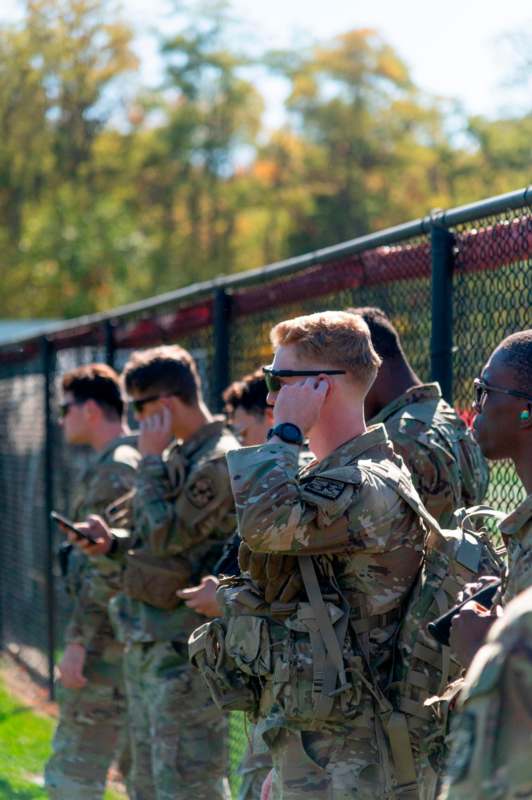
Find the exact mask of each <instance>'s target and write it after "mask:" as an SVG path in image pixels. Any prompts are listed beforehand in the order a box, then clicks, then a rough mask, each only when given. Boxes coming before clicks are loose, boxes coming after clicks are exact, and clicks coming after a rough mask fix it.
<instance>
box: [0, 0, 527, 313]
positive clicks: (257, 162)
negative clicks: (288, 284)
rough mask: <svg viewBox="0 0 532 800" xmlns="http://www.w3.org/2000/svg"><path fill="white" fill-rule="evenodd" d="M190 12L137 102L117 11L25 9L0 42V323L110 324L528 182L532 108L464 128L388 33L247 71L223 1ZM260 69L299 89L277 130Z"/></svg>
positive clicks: (37, 0)
mask: <svg viewBox="0 0 532 800" xmlns="http://www.w3.org/2000/svg"><path fill="white" fill-rule="evenodd" d="M179 11H180V13H179V20H180V21H181V23H182V24H181V25H180V26H178V29H177V30H172V31H170V32H166V31H165V32H162V33H161V34H160V48H161V54H162V57H163V59H164V65H165V70H164V79H163V80H162V82H161V85H160V87H158V89H157V90H153V89H150V90H148V89H144V88H142V87H140V88H138V90H136V92H135V95H134V96H133V95H132V94H131V91H130V90H129V88H128V89H126V87H130V86H131V81H130V80H128V76H131V75H132V74H134V71H135V70H136V69H137V66H138V65H137V60H136V57H135V55H134V54H133V50H132V41H133V32H132V31H131V30H130V29H129V28H128V26H127V24H126V23H125V22H124V21H123V19H122V18H121V17H120V15H119V14H118V13H117V12H116V11H114V10H113V9H112V7H111V6H110V4H109V3H108V2H106V0H27V1H26V3H25V6H24V16H23V19H22V21H21V22H20V23H18V24H16V25H11V26H4V27H3V29H0V252H1V254H2V255H1V268H2V290H3V291H2V292H1V294H0V316H2V317H13V318H17V317H20V318H22V317H38V316H43V317H61V316H73V315H78V314H82V313H88V312H91V311H95V310H99V309H104V308H109V307H110V306H112V305H116V304H121V303H125V302H128V301H131V300H136V299H140V298H141V297H145V296H148V295H150V294H153V293H157V292H161V291H165V290H167V289H171V288H175V287H178V286H181V285H185V284H187V283H191V282H193V281H196V280H203V279H206V278H210V277H212V276H214V275H217V274H220V273H228V272H232V271H237V270H241V269H247V268H250V267H254V266H259V265H261V264H264V263H267V262H271V261H273V260H276V259H279V258H283V257H286V256H289V255H295V254H297V253H300V252H304V251H305V250H308V249H311V248H316V247H323V246H327V245H330V244H334V243H336V242H339V241H341V240H344V239H348V238H352V237H354V236H358V235H362V234H365V233H368V232H371V231H373V230H377V229H379V228H382V227H385V226H388V225H393V224H396V223H400V222H404V221H407V220H409V219H412V218H415V217H417V216H420V215H423V214H425V213H427V212H428V211H429V210H430V209H431V208H442V207H449V206H452V205H456V204H459V203H465V202H469V201H473V200H476V199H479V198H481V197H485V196H489V195H492V194H497V193H500V192H504V191H510V190H512V189H515V188H518V187H520V186H522V185H524V184H526V183H527V182H528V181H529V180H530V174H529V167H530V141H531V138H532V114H531V109H530V108H525V109H523V110H522V113H521V114H520V115H519V116H515V115H514V116H508V117H506V118H504V119H498V120H492V119H486V118H481V117H474V118H468V117H467V115H466V114H465V113H464V112H463V111H462V110H461V109H460V108H459V107H458V106H457V104H456V103H454V102H453V101H452V100H442V99H438V98H433V97H428V96H426V95H424V94H423V93H422V92H420V90H419V89H418V88H417V87H416V86H415V85H414V84H413V82H412V79H411V77H410V75H409V74H408V69H407V68H406V66H405V64H404V62H403V61H402V60H401V57H400V55H399V54H398V53H397V52H395V51H394V50H393V48H391V47H390V46H389V45H388V44H387V43H386V42H385V41H383V40H382V38H381V37H380V36H379V34H378V33H377V32H376V31H373V30H353V31H347V32H346V33H344V34H343V35H341V36H339V37H337V38H336V39H335V40H333V41H329V42H325V43H317V44H315V45H314V46H312V47H308V48H306V49H303V50H300V51H298V52H294V51H290V52H288V51H285V52H265V53H264V54H262V55H261V56H260V57H257V55H256V54H255V55H254V56H253V58H252V57H251V56H250V55H249V54H248V53H246V52H245V48H244V47H242V45H241V44H240V42H241V40H242V38H243V37H242V36H239V32H238V23H237V22H236V21H235V20H234V19H233V18H232V16H231V9H230V6H229V5H228V4H227V3H225V2H222V1H221V0H207V2H202V3H197V2H195V3H194V2H193V3H190V4H180V6H179ZM516 51H517V49H516ZM521 51H522V53H523V56H522V58H523V59H524V60H526V59H527V58H528V59H529V57H530V54H529V51H528V49H527V48H526V47H521ZM516 66H518V65H516ZM256 69H262V70H269V71H271V73H272V74H275V75H282V76H283V78H284V80H285V81H287V82H288V85H289V87H290V91H289V94H288V98H287V101H286V114H285V119H284V122H283V123H282V124H281V125H280V126H279V127H278V129H275V130H271V129H267V128H266V127H265V126H264V123H263V110H264V100H263V98H262V97H261V96H260V94H259V92H258V90H257V89H256V86H255V83H254V80H253V74H254V72H253V71H254V70H256ZM514 79H515V80H516V81H519V80H522V70H517V71H516V75H515V78H514Z"/></svg>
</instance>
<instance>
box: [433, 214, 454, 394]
mask: <svg viewBox="0 0 532 800" xmlns="http://www.w3.org/2000/svg"><path fill="white" fill-rule="evenodd" d="M430 246H431V256H432V331H431V340H430V371H431V377H432V380H433V381H438V383H439V384H440V386H441V390H442V394H443V396H444V398H445V399H446V400H447V402H448V403H452V401H453V267H454V236H453V235H452V234H451V233H449V231H448V230H447V228H445V227H444V226H443V225H442V224H441V223H440V222H439V221H438V220H437V219H435V220H434V221H433V223H432V228H431V236H430Z"/></svg>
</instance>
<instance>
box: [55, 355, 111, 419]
mask: <svg viewBox="0 0 532 800" xmlns="http://www.w3.org/2000/svg"><path fill="white" fill-rule="evenodd" d="M61 386H62V389H63V392H70V394H71V395H72V396H73V397H74V400H76V401H77V402H80V403H83V402H85V401H86V400H94V402H95V403H97V404H98V405H99V406H100V407H101V409H102V411H103V412H104V414H105V415H106V417H108V418H111V417H119V418H121V417H122V414H123V413H124V401H123V400H122V394H121V391H120V378H119V376H118V374H117V373H116V372H115V371H114V369H112V368H111V367H109V366H108V365H107V364H85V365H84V366H82V367H76V369H71V370H70V371H69V372H65V374H64V375H63V377H62V380H61Z"/></svg>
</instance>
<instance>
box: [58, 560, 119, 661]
mask: <svg viewBox="0 0 532 800" xmlns="http://www.w3.org/2000/svg"><path fill="white" fill-rule="evenodd" d="M100 560H101V559H91V562H92V561H95V562H98V561H100ZM104 569H105V567H104V566H102V567H100V568H98V566H97V565H96V564H93V563H90V564H89V565H88V566H87V568H86V570H85V572H84V579H83V583H82V585H81V589H80V591H79V594H78V595H77V597H76V601H75V605H74V610H73V612H72V616H71V618H70V621H69V623H68V626H67V629H66V631H65V643H66V644H82V645H83V646H84V647H88V645H89V644H90V642H91V641H92V640H93V639H94V638H95V637H96V636H97V635H98V633H99V631H100V630H101V628H102V624H103V623H104V622H106V620H107V606H108V603H109V600H110V599H111V597H113V596H114V595H115V594H116V593H117V592H118V591H119V590H120V579H121V569H120V567H117V566H114V567H112V568H111V567H108V568H107V569H105V572H104V573H103V574H102V570H104Z"/></svg>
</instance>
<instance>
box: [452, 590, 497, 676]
mask: <svg viewBox="0 0 532 800" xmlns="http://www.w3.org/2000/svg"><path fill="white" fill-rule="evenodd" d="M496 619H497V617H496V616H494V615H493V614H492V613H491V612H490V611H488V609H487V608H484V606H482V605H480V603H477V602H475V601H474V600H471V602H469V603H466V604H465V606H464V607H463V608H462V609H461V610H460V613H459V614H455V616H454V617H453V619H452V622H451V633H450V635H449V644H450V645H451V648H452V650H453V651H454V653H455V655H456V657H457V658H458V660H459V661H460V663H461V665H462V666H463V667H466V668H468V667H469V665H470V664H471V662H472V661H473V658H474V657H475V654H476V653H477V651H478V650H480V648H481V647H482V645H483V644H484V640H485V638H486V636H487V635H488V633H489V630H490V628H491V626H492V625H493V623H494V622H495V621H496Z"/></svg>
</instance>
